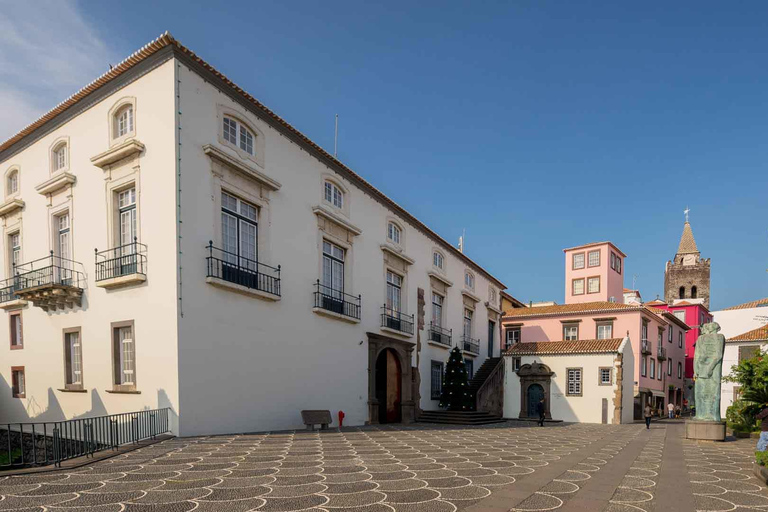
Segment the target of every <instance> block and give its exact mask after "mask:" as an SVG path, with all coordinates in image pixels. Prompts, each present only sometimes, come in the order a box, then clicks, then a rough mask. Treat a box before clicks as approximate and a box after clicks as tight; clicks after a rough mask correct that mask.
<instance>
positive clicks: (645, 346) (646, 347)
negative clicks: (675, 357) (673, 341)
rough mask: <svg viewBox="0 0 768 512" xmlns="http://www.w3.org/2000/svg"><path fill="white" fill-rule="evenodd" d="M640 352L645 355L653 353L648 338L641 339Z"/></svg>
mask: <svg viewBox="0 0 768 512" xmlns="http://www.w3.org/2000/svg"><path fill="white" fill-rule="evenodd" d="M640 353H641V354H643V355H650V354H651V353H652V351H651V342H649V341H648V340H641V341H640Z"/></svg>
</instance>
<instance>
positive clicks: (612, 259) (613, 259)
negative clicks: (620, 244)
mask: <svg viewBox="0 0 768 512" xmlns="http://www.w3.org/2000/svg"><path fill="white" fill-rule="evenodd" d="M611 268H612V269H613V270H616V253H614V252H611Z"/></svg>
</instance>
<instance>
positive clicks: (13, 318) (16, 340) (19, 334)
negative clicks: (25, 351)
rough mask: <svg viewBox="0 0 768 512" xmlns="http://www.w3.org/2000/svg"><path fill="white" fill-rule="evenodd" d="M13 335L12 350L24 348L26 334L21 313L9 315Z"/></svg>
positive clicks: (14, 312)
mask: <svg viewBox="0 0 768 512" xmlns="http://www.w3.org/2000/svg"><path fill="white" fill-rule="evenodd" d="M8 322H9V326H8V327H9V328H10V334H11V350H19V349H22V348H24V334H23V328H22V321H21V311H19V310H17V311H11V312H10V314H9V315H8Z"/></svg>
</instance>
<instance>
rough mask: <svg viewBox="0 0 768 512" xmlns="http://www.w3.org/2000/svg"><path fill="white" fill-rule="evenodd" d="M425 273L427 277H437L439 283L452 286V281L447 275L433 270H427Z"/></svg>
mask: <svg viewBox="0 0 768 512" xmlns="http://www.w3.org/2000/svg"><path fill="white" fill-rule="evenodd" d="M427 275H428V276H429V277H432V278H435V279H437V280H438V281H440V282H441V283H443V284H444V285H446V286H453V281H451V280H450V279H448V278H447V277H445V276H443V275H441V274H438V273H437V272H435V271H434V270H430V271H429V272H427Z"/></svg>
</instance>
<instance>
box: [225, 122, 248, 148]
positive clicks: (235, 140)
mask: <svg viewBox="0 0 768 512" xmlns="http://www.w3.org/2000/svg"><path fill="white" fill-rule="evenodd" d="M223 137H224V140H225V141H226V142H228V143H230V144H232V145H233V146H235V147H236V148H237V147H239V148H240V149H242V150H243V151H245V152H246V153H248V154H249V155H253V133H251V131H250V130H249V129H248V128H246V127H245V126H244V125H243V123H240V122H238V121H236V120H234V119H232V118H231V117H225V118H224V132H223Z"/></svg>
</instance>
